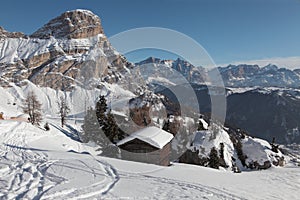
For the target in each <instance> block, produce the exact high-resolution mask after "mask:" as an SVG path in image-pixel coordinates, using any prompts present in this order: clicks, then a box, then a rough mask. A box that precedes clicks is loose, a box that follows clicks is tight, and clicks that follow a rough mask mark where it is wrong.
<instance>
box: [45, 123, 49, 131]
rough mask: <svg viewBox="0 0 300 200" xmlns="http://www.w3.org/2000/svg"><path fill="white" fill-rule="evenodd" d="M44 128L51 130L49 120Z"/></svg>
mask: <svg viewBox="0 0 300 200" xmlns="http://www.w3.org/2000/svg"><path fill="white" fill-rule="evenodd" d="M44 128H45V130H46V131H49V130H50V126H49V124H48V122H46V124H45V125H44Z"/></svg>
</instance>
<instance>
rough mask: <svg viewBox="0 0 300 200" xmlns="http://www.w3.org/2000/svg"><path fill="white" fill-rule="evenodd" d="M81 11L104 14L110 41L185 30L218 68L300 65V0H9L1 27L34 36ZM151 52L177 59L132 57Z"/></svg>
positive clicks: (3, 5)
mask: <svg viewBox="0 0 300 200" xmlns="http://www.w3.org/2000/svg"><path fill="white" fill-rule="evenodd" d="M77 8H81V9H89V10H91V11H93V12H94V13H95V14H97V15H99V16H100V18H101V19H102V25H103V27H104V30H105V33H106V35H107V36H108V37H110V36H112V35H114V34H117V33H119V32H122V31H125V30H128V29H132V28H138V27H146V26H151V27H164V28H170V29H174V30H176V31H179V32H182V33H184V34H186V35H188V36H190V37H192V38H193V39H195V40H196V41H197V42H199V43H200V44H201V45H202V46H203V47H204V48H205V49H206V50H207V52H208V53H209V54H210V55H211V57H212V58H213V60H214V61H215V62H216V63H218V64H223V63H224V64H225V63H235V62H237V61H249V62H250V61H253V60H254V61H257V62H260V60H262V59H264V60H265V61H266V62H269V61H270V62H271V61H272V59H273V60H276V59H277V60H281V61H282V60H285V61H286V62H287V63H288V62H289V58H290V57H293V58H295V59H294V61H293V62H294V64H296V65H297V64H298V60H297V58H299V57H300V0H147V1H146V0H42V1H41V0H22V1H19V0H5V1H1V7H0V26H3V27H4V28H5V29H7V30H9V31H21V32H25V33H26V34H30V33H32V32H34V31H35V30H36V29H38V28H39V27H41V26H42V25H43V24H45V23H46V22H48V21H49V20H50V19H52V18H54V17H56V16H58V15H60V14H61V13H63V12H65V11H67V10H73V9H77ZM151 53H153V54H154V56H161V57H171V58H173V57H175V56H174V55H169V54H164V53H162V52H161V51H157V52H151V51H148V52H147V51H146V52H140V53H139V54H138V53H137V54H135V55H128V56H129V59H130V58H131V59H133V60H135V59H139V58H140V57H141V59H143V58H144V56H147V55H148V54H151ZM149 56H150V55H149ZM299 62H300V59H299ZM287 65H288V64H287ZM299 68H300V63H299Z"/></svg>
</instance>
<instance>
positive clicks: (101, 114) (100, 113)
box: [96, 95, 107, 126]
mask: <svg viewBox="0 0 300 200" xmlns="http://www.w3.org/2000/svg"><path fill="white" fill-rule="evenodd" d="M106 110H107V103H106V99H105V97H104V96H103V95H101V96H100V98H99V101H97V103H96V115H97V118H98V122H99V124H100V126H103V125H104V122H105V120H106V115H105V112H106Z"/></svg>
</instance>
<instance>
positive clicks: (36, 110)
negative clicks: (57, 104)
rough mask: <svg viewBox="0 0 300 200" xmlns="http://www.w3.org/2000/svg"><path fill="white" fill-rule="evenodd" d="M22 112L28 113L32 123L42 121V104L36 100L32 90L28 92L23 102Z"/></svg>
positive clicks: (37, 123)
mask: <svg viewBox="0 0 300 200" xmlns="http://www.w3.org/2000/svg"><path fill="white" fill-rule="evenodd" d="M23 104H24V105H23V112H24V113H26V114H28V115H29V121H30V122H31V123H32V124H33V125H34V124H36V125H39V123H40V122H41V121H42V113H41V112H42V110H41V107H42V104H41V103H40V102H39V101H38V99H37V96H36V95H35V94H34V92H32V91H31V92H29V93H28V95H27V97H26V99H25V100H24V102H23Z"/></svg>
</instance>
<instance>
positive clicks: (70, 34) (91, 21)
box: [30, 10, 103, 39]
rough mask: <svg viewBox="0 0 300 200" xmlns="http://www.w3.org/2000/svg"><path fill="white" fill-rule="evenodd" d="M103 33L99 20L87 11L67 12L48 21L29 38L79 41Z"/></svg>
mask: <svg viewBox="0 0 300 200" xmlns="http://www.w3.org/2000/svg"><path fill="white" fill-rule="evenodd" d="M102 33H103V28H102V26H101V20H100V18H99V17H98V16H97V15H95V14H94V13H92V12H91V11H88V10H73V11H67V12H65V13H63V14H61V15H60V16H59V17H56V18H54V19H52V20H50V21H49V22H48V23H47V24H45V25H44V26H43V27H42V28H40V29H39V30H37V31H36V32H34V33H33V34H32V35H31V36H30V37H34V38H43V39H47V38H50V36H53V37H55V38H68V39H71V38H72V39H80V38H87V37H92V36H95V35H98V34H102Z"/></svg>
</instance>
